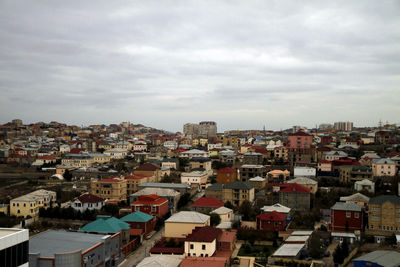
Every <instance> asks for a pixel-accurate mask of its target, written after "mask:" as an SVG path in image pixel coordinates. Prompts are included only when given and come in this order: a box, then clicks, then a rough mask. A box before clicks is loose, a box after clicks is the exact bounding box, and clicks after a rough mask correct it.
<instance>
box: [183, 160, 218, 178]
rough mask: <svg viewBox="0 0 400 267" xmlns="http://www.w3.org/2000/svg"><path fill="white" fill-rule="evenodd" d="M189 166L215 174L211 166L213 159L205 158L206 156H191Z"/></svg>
mask: <svg viewBox="0 0 400 267" xmlns="http://www.w3.org/2000/svg"><path fill="white" fill-rule="evenodd" d="M189 166H190V169H191V170H195V169H204V170H205V172H206V173H207V174H208V175H212V174H213V170H212V167H211V159H209V158H204V157H200V158H196V157H194V158H191V159H190V161H189Z"/></svg>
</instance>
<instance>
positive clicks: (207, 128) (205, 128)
mask: <svg viewBox="0 0 400 267" xmlns="http://www.w3.org/2000/svg"><path fill="white" fill-rule="evenodd" d="M199 135H201V136H205V137H213V136H217V123H216V122H214V121H201V122H200V123H199Z"/></svg>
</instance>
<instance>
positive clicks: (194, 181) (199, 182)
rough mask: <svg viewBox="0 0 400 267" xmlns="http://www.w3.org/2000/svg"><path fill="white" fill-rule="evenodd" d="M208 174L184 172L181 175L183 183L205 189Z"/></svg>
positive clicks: (203, 172)
mask: <svg viewBox="0 0 400 267" xmlns="http://www.w3.org/2000/svg"><path fill="white" fill-rule="evenodd" d="M207 178H208V174H207V172H205V171H192V172H184V173H182V174H181V183H182V184H188V185H190V186H191V187H198V188H205V185H206V183H207Z"/></svg>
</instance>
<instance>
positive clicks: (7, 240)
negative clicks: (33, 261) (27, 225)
mask: <svg viewBox="0 0 400 267" xmlns="http://www.w3.org/2000/svg"><path fill="white" fill-rule="evenodd" d="M0 266H10V267H28V266H29V230H27V229H14V228H0Z"/></svg>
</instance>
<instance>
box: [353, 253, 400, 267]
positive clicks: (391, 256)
mask: <svg viewBox="0 0 400 267" xmlns="http://www.w3.org/2000/svg"><path fill="white" fill-rule="evenodd" d="M354 261H367V262H373V263H376V264H379V265H380V266H385V267H391V266H393V267H394V266H399V265H400V253H399V252H396V251H389V250H378V251H373V252H371V253H368V254H365V255H363V256H361V257H358V258H356V259H354V260H353V262H354Z"/></svg>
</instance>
